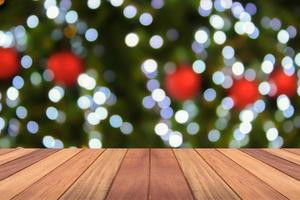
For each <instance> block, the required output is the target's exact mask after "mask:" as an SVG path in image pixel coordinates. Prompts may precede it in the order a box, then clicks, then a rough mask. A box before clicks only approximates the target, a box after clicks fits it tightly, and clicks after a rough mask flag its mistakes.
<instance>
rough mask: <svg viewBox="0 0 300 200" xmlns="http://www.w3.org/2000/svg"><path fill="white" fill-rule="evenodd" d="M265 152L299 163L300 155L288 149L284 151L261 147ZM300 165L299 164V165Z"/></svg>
mask: <svg viewBox="0 0 300 200" xmlns="http://www.w3.org/2000/svg"><path fill="white" fill-rule="evenodd" d="M263 150H264V151H266V152H269V153H271V154H273V155H275V156H278V157H280V158H282V159H285V160H288V161H290V162H293V163H295V164H297V165H300V155H297V154H294V153H292V152H289V151H284V150H281V149H263ZM299 167H300V166H299Z"/></svg>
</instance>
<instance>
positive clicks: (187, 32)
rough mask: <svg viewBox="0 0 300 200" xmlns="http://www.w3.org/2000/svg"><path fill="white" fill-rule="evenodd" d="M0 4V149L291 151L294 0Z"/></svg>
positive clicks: (298, 120) (294, 137)
mask: <svg viewBox="0 0 300 200" xmlns="http://www.w3.org/2000/svg"><path fill="white" fill-rule="evenodd" d="M0 4H1V5H0V147H18V146H22V147H47V148H62V147H71V146H76V147H90V148H101V147H169V146H171V147H274V148H278V147H300V134H299V131H300V111H299V109H298V107H299V106H300V102H299V100H300V98H299V96H300V85H299V83H300V82H299V81H298V79H299V77H300V70H299V66H300V53H299V47H300V43H299V36H298V35H297V32H298V30H299V26H300V22H299V19H300V12H299V10H300V3H297V1H284V0H260V1H253V0H252V1H231V0H214V1H212V0H200V1H199V0H186V1H182V0H134V1H133V0H87V1H71V0H39V1H38V0H35V1H34V0H22V1H17V0H6V1H3V0H0Z"/></svg>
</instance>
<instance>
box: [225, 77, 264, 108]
mask: <svg viewBox="0 0 300 200" xmlns="http://www.w3.org/2000/svg"><path fill="white" fill-rule="evenodd" d="M229 97H231V98H232V99H233V101H234V106H235V107H236V108H239V109H243V108H245V107H246V106H247V105H249V104H253V103H254V102H255V101H256V100H257V99H258V98H259V91H258V84H257V82H256V81H248V80H246V79H240V80H234V82H233V85H232V86H231V88H230V89H229Z"/></svg>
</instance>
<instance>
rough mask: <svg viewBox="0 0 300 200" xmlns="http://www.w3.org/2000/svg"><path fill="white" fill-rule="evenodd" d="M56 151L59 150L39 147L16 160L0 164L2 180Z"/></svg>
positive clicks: (0, 177) (0, 178)
mask: <svg viewBox="0 0 300 200" xmlns="http://www.w3.org/2000/svg"><path fill="white" fill-rule="evenodd" d="M56 151H58V150H57V149H39V150H37V151H33V152H31V153H29V154H26V155H24V156H22V157H19V158H17V159H15V160H12V161H10V162H7V163H4V164H2V165H0V180H3V179H5V178H7V177H9V176H10V175H12V174H15V173H17V172H18V171H20V170H22V169H24V168H26V167H28V166H30V165H32V164H33V163H36V162H38V161H39V160H41V159H43V158H45V157H47V156H49V155H51V154H53V153H54V152H56Z"/></svg>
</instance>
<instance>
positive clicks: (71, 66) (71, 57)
mask: <svg viewBox="0 0 300 200" xmlns="http://www.w3.org/2000/svg"><path fill="white" fill-rule="evenodd" d="M48 69H50V70H51V71H52V73H53V76H54V77H53V80H54V82H56V83H58V84H63V85H66V86H73V85H74V84H75V83H76V81H77V77H78V76H79V74H80V73H81V72H82V71H83V63H82V60H81V59H80V58H79V57H78V56H77V55H75V54H74V53H72V52H67V51H64V52H58V53H54V54H53V55H51V56H50V58H49V59H48Z"/></svg>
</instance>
